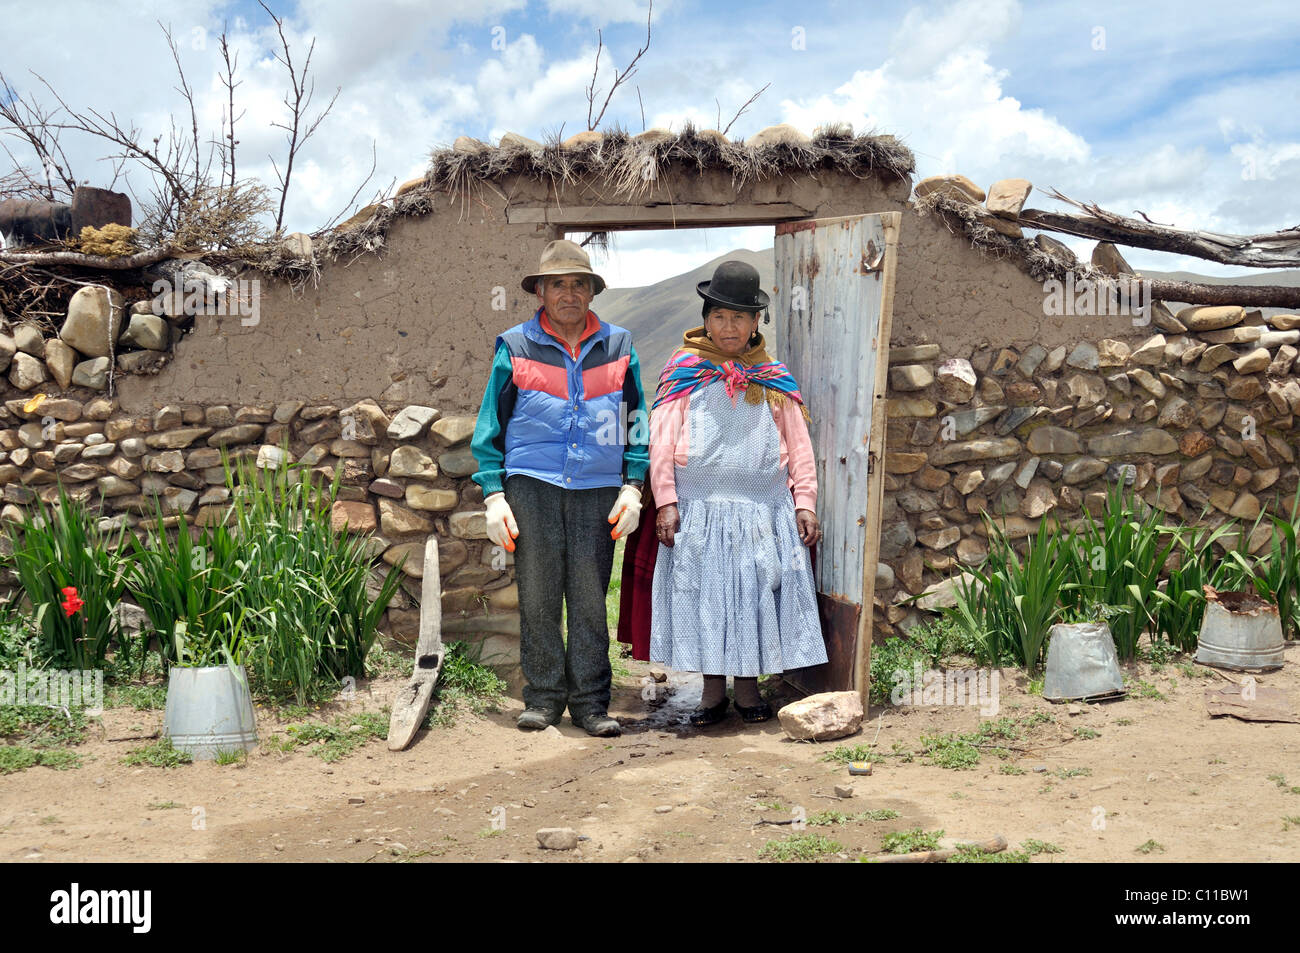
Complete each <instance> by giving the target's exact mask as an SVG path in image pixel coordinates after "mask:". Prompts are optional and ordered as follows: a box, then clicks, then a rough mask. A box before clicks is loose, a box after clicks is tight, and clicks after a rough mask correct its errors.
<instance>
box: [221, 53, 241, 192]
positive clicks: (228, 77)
mask: <svg viewBox="0 0 1300 953" xmlns="http://www.w3.org/2000/svg"><path fill="white" fill-rule="evenodd" d="M219 42H220V44H221V59H222V62H223V63H225V66H226V72H225V75H224V76H221V77H220V78H221V84H222V85H223V86H225V87H226V94H227V97H228V99H229V105H228V106H227V113H226V116H227V117H228V119H229V122H230V126H229V127H228V128H223V129H222V140H223V142H222V146H221V148H222V162H223V165H224V166H225V173H224V175H223V176H222V181H223V182H224V181H226V180H227V177H228V179H229V183H230V187H231V188H234V187H235V147H236V146H237V145H239V140H238V139H236V138H235V123H236V122H237V121H239V120H240V119H243V118H244V113H243V112H241V113H240V114H239V115H238V116H236V115H235V87H236V86H242V85H243V83H242V82H238V83H237V82H235V70H236V69H238V68H239V54H238V53H235V54H234V55H233V57H232V55H231V51H230V42H229V40H228V38H227V37H226V32H225V30H224V29H223V30H222V31H221V39H220V41H219ZM245 112H247V110H245Z"/></svg>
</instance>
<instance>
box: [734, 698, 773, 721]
mask: <svg viewBox="0 0 1300 953" xmlns="http://www.w3.org/2000/svg"><path fill="white" fill-rule="evenodd" d="M736 712H737V713H738V714H739V715H740V720H741V721H743V722H745V723H746V724H749V725H752V724H754V723H755V722H759V721H767V720H768V719H769V718H771V717H772V706H771V705H769V704H768V703H767V702H759V703H758V704H757V705H755V706H754V707H753V708H746V707H745V706H744V705H742V704H740V703H739V702H737V703H736Z"/></svg>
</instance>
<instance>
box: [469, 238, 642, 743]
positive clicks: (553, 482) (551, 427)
mask: <svg viewBox="0 0 1300 953" xmlns="http://www.w3.org/2000/svg"><path fill="white" fill-rule="evenodd" d="M522 285H523V289H524V290H525V291H527V292H529V293H532V294H536V295H537V304H538V308H537V311H536V312H535V313H534V314H533V316H532V318H531V319H530V320H528V321H525V322H524V323H523V324H518V325H516V326H515V327H513V328H511V329H510V330H508V331H506V332H505V333H503V334H501V335H500V336H499V337H498V338H497V339H496V357H495V359H494V360H493V362H492V372H491V376H490V377H489V379H488V385H487V390H486V391H485V393H484V394H483V404H482V406H481V408H480V410H479V415H478V422H477V425H476V426H475V429H474V441H473V450H474V457H475V459H476V460H477V462H478V465H479V470H478V472H477V473H475V474H474V482H476V483H477V484H478V485H479V486H480V487H482V488H483V496H484V502H485V503H486V504H487V534H488V538H489V539H490V540H492V542H494V543H496V544H497V545H499V546H501V547H502V548H504V549H505V550H507V551H508V552H513V553H514V554H515V576H516V581H517V582H518V585H519V658H520V663H521V665H522V668H523V673H524V680H525V682H526V684H525V685H524V704H525V706H526V707H525V710H524V712H523V713H522V714H521V715H520V716H519V721H518V725H519V727H520V728H521V729H524V730H539V729H543V728H546V727H547V726H548V725H554V724H556V723H557V722H559V720H560V718H561V717H562V716H563V714H564V709H565V706H566V705H567V706H568V709H569V715H570V717H571V718H572V719H573V723H574V724H575V725H577V726H578V727H580V728H583V729H585V730H586V731H587V732H588V733H589V734H592V735H597V736H612V735H617V734H620V733H621V728H620V727H619V723H618V722H617V721H616V720H615V719H613V718H610V717H609V715H608V709H609V697H610V666H609V628H608V626H607V624H606V621H605V593H606V590H607V589H608V588H609V575H610V569H611V567H612V565H613V561H614V540H616V539H618V538H620V537H622V536H626V535H628V534H629V533H631V532H632V531H633V530H634V529H636V525H637V521H638V520H639V519H640V513H641V487H642V484H643V483H644V481H645V478H646V471H647V469H648V468H649V465H650V453H649V446H648V442H649V437H648V432H647V428H646V426H645V425H644V423H643V421H644V417H645V395H644V394H643V393H642V390H641V368H640V365H639V363H638V361H637V356H636V351H635V350H634V349H633V348H632V336H631V334H630V333H628V331H626V330H625V329H623V328H620V327H615V326H614V325H612V324H606V323H605V322H604V321H601V320H600V319H599V318H598V317H596V315H595V314H594V313H593V312H592V311H591V310H590V309H589V305H590V304H591V299H592V298H593V297H594V296H595V295H598V294H600V292H601V291H603V290H604V288H605V282H604V280H603V279H602V278H601V277H600V275H597V274H596V273H595V272H593V271H592V270H591V261H590V259H589V258H588V257H587V253H586V252H585V251H583V250H582V248H581V247H579V246H578V245H576V244H574V243H573V242H570V241H565V240H562V239H561V240H559V241H553V242H551V243H550V244H548V245H547V246H546V249H545V250H544V251H543V252H542V260H541V266H540V268H539V269H538V271H537V272H536V273H535V274H531V275H528V276H526V277H525V278H524V279H523V282H522ZM611 523H612V524H614V526H613V529H612V530H611V529H610V524H611ZM562 603H563V604H567V606H568V623H569V625H568V635H569V642H568V647H567V650H566V647H565V645H564V641H563V637H562V635H561V631H560V618H561V616H560V613H561V607H562Z"/></svg>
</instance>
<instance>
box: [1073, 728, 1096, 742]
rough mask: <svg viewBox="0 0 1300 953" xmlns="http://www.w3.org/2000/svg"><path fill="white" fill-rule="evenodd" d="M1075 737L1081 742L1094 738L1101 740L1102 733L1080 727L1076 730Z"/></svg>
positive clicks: (1094, 729)
mask: <svg viewBox="0 0 1300 953" xmlns="http://www.w3.org/2000/svg"><path fill="white" fill-rule="evenodd" d="M1074 737H1076V738H1078V739H1079V740H1080V741H1089V740H1091V739H1093V738H1100V737H1101V732H1100V731H1098V730H1097V729H1096V728H1084V727H1079V728H1075V729H1074Z"/></svg>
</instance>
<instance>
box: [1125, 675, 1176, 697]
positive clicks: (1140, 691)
mask: <svg viewBox="0 0 1300 953" xmlns="http://www.w3.org/2000/svg"><path fill="white" fill-rule="evenodd" d="M1129 694H1130V695H1132V696H1133V697H1134V698H1155V699H1158V700H1159V701H1162V702H1166V701H1169V699H1168V698H1166V697H1165V694H1164V692H1162V691H1160V689H1158V688H1156V687H1155V686H1154V685H1152V684H1151V683H1150V682H1148V681H1146V680H1144V679H1138V680H1137V681H1136V682H1134V683H1133V685H1132V687H1130V688H1129Z"/></svg>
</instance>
